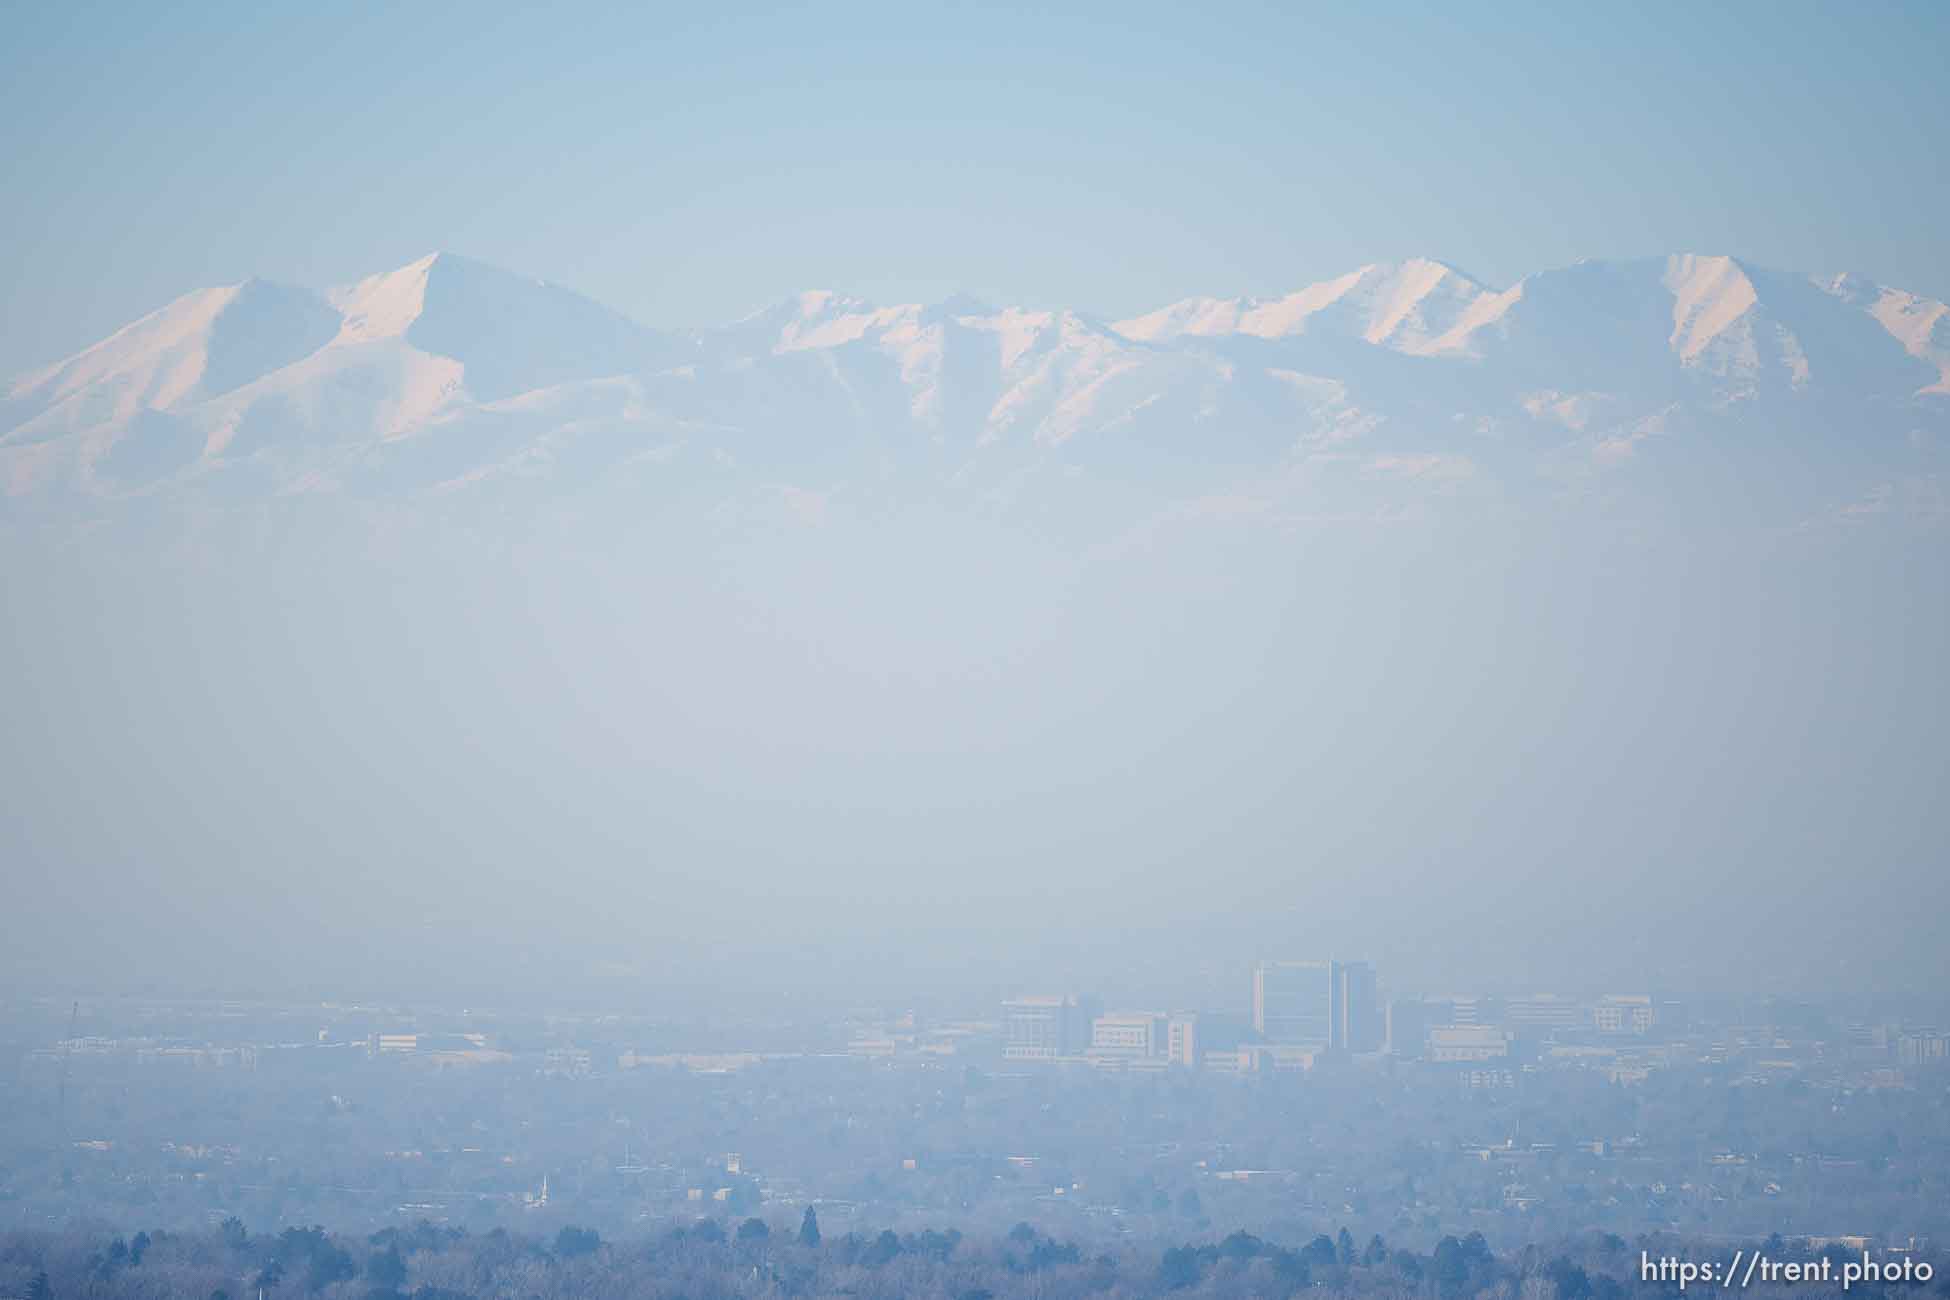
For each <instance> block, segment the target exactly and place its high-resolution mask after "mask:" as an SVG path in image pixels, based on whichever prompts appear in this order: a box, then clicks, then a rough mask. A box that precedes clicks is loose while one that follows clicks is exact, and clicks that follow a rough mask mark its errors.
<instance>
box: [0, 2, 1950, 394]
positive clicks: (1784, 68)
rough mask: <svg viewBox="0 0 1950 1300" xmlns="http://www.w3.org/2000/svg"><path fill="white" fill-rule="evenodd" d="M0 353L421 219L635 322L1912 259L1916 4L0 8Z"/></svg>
mask: <svg viewBox="0 0 1950 1300" xmlns="http://www.w3.org/2000/svg"><path fill="white" fill-rule="evenodd" d="M0 30H3V31H4V37H3V38H0V175H4V176H5V177H6V178H7V192H8V200H9V201H8V202H7V203H6V204H4V205H3V206H0V243H3V244H4V246H5V248H6V249H7V256H6V257H4V258H0V295H4V297H3V298H0V301H4V302H5V305H6V310H5V313H4V320H3V321H0V374H11V373H14V372H17V371H19V370H21V369H23V368H25V367H27V366H30V365H35V364H39V363H42V362H46V361H49V360H52V359H55V358H57V357H59V356H62V355H65V354H67V353H70V352H72V351H74V350H76V349H78V348H80V347H82V346H84V345H86V344H87V343H89V342H92V341H93V340H94V339H96V338H98V337H100V336H101V335H103V334H105V333H106V332H108V331H109V330H111V329H113V328H115V327H117V326H119V325H121V324H123V323H125V322H126V321H128V320H129V319H131V318H133V317H134V316H136V315H138V314H140V313H142V312H145V311H148V310H150V309H152V308H154V307H156V306H158V305H160V304H161V303H163V302H165V301H167V300H168V299H170V298H172V297H174V296H175V295H177V294H179V293H182V292H184V291H186V290H188V289H191V288H194V287H198V286H201V285H206V284H217V283H226V282H230V281H235V280H238V279H242V278H244V277H246V276H249V275H252V274H258V275H265V276H270V277H274V278H278V279H285V280H293V281H297V282H300V283H307V284H313V285H323V284H328V283H333V282H337V281H340V280H345V279H349V278H353V277H356V276H358V275H361V274H365V273H368V272H371V271H374V270H379V269H383V268H387V267H390V266H394V265H397V264H400V263H403V262H406V261H408V260H410V259H412V258H414V257H416V256H418V255H420V254H422V253H424V252H426V251H428V250H430V249H433V248H451V249H454V250H456V251H460V252H465V253H468V254H471V255H474V256H477V257H481V258H484V259H487V260H489V261H493V262H497V263H500V264H502V265H505V266H508V267H510V268H513V269H516V270H520V271H524V272H528V273H531V274H534V275H537V276H541V277H544V278H547V279H551V280H556V281H560V282H562V283H565V284H568V285H570V286H572V287H574V288H577V289H580V290H582V291H584V292H586V293H589V294H591V295H593V296H595V297H598V298H600V299H602V300H604V301H606V302H609V303H611V304H612V305H614V306H617V307H619V308H622V309H624V310H626V311H628V312H630V313H632V314H634V315H636V316H637V317H639V318H640V319H643V320H645V321H647V322H649V323H652V324H660V325H670V324H708V323H714V322H719V321H724V320H728V319H730V318H733V317H736V316H738V315H741V314H743V313H744V312H746V311H748V310H750V309H752V308H754V307H756V306H758V305H761V304H763V303H766V302H769V301H772V300H774V299H776V298H778V297H781V296H783V295H785V294H786V293H788V292H790V291H793V290H795V289H799V288H804V287H811V286H821V287H834V288H840V289H845V290H850V291H854V292H859V293H863V294H866V295H869V296H872V297H876V298H901V299H908V298H916V297H919V298H934V297H941V296H945V295H946V294H948V293H950V292H953V291H956V290H960V289H968V290H972V291H974V292H977V293H979V294H982V295H984V296H987V297H990V298H992V299H996V300H1008V301H1023V302H1032V303H1057V302H1060V303H1064V304H1066V305H1074V306H1078V307H1081V308H1084V309H1086V310H1092V311H1097V312H1102V313H1104V314H1107V315H1120V314H1124V313H1128V312H1133V311H1136V310H1139V309H1143V308H1147V307H1151V306H1154V305H1157V304H1159V303H1162V302H1165V301H1169V300H1172V299H1175V298H1178V297H1182V296H1185V295H1188V294H1193V293H1217V294H1232V293H1270V292H1277V291H1283V290H1287V289H1290V288H1293V287H1295V286H1297V285H1300V284H1302V283H1306V282H1308V281H1311V280H1314V279H1317V278H1321V277H1323V276H1326V275H1330V274H1335V273H1338V272H1340V271H1342V270H1345V269H1348V268H1350V267H1352V266H1354V265H1357V264H1359V263H1362V262H1365V261H1371V260H1376V259H1383V258H1392V257H1401V256H1409V255H1418V254H1419V255H1427V256H1434V257H1439V258H1442V259H1444V260H1447V261H1450V262H1453V263H1455V264H1457V265H1459V266H1461V267H1463V268H1464V269H1466V270H1468V271H1471V272H1472V273H1474V274H1476V275H1478V276H1480V277H1482V278H1484V279H1486V280H1489V281H1491V282H1495V283H1505V282H1508V281H1509V280H1511V279H1513V278H1515V277H1517V276H1519V275H1521V274H1522V273H1524V272H1525V271H1528V270H1532V269H1536V268H1539V267H1542V266H1548V265H1554V264H1561V263H1564V262H1568V261H1572V260H1575V259H1577V258H1579V257H1584V256H1595V257H1615V256H1629V255H1638V254H1649V253H1656V252H1664V251H1668V250H1674V249H1688V250H1698V251H1711V252H1733V253H1737V254H1741V255H1744V256H1747V257H1750V258H1753V259H1755V260H1756V261H1759V262H1762V263H1764V264H1770V265H1775V266H1784V267H1791V268H1796V269H1808V270H1838V269H1852V270H1859V271H1863V272H1866V273H1868V274H1870V275H1872V276H1875V277H1877V278H1879V279H1882V280H1885V281H1887V282H1890V283H1895V284H1898V285H1901V286H1904V287H1907V288H1913V289H1916V290H1918V291H1921V292H1925V293H1928V294H1930V295H1932V296H1936V297H1950V240H1946V239H1945V237H1944V230H1945V228H1946V227H1945V215H1946V213H1947V212H1950V203H1946V199H1950V166H1946V165H1945V162H1946V159H1950V127H1946V123H1947V122H1950V90H1946V86H1950V77H1946V76H1944V68H1945V67H1946V66H1950V57H1947V56H1950V40H1946V37H1947V36H1950V6H1945V5H1942V4H1921V5H1895V4H1876V5H1848V6H1844V5H1827V6H1815V5H1803V4H1766V5H1761V4H1745V5H1729V6H1714V7H1702V8H1700V9H1697V10H1696V9H1694V8H1692V7H1683V6H1677V5H1674V6H1643V7H1641V6H1604V7H1602V8H1601V7H1599V6H1590V5H1548V6H1543V5H1540V6H1534V7H1532V6H1518V5H1497V6H1480V7H1478V11H1477V12H1476V13H1474V14H1472V15H1468V16H1458V15H1457V14H1455V13H1441V12H1435V11H1430V10H1425V9H1419V8H1409V7H1400V6H1392V7H1363V8H1362V9H1361V10H1360V11H1359V12H1354V11H1351V10H1325V9H1323V10H1295V9H1292V8H1290V7H1287V6H1275V7H1265V8H1260V7H1242V6H1234V7H1230V8H1225V9H1216V10H1214V9H1198V10H1194V8H1193V7H1190V6H1183V5H1171V6H1156V7H1153V6H1143V5H1132V4H1120V5H1116V6H1104V7H1099V8H1095V9H1076V10H1069V11H1066V12H1065V13H1063V14H1060V15H1052V14H1050V13H1046V12H1044V10H1043V8H1042V7H1041V6H1025V7H1022V8H1019V9H1014V10H1008V9H1004V8H1003V7H1000V6H993V5H985V6H962V7H957V8H953V9H933V8H929V7H925V6H917V5H899V6H889V7H870V6H819V7H792V8H777V9H745V10H739V11H736V12H726V11H724V10H722V9H721V8H720V7H719V6H695V7H689V6H687V7H685V8H681V9H679V8H665V9H658V10H654V11H645V10H642V9H639V8H638V7H637V6H626V7H617V8H614V9H610V8H593V7H592V8H585V9H581V10H573V11H570V10H547V11H545V10H543V9H541V8H538V7H527V8H525V9H522V10H498V9H494V8H491V7H489V6H484V5H447V6H443V5H436V4H416V5H411V6H401V7H397V8H394V9H389V10H386V11H382V10H380V9H378V8H374V7H367V6H362V5H329V6H318V7H315V8H314V9H311V10H308V11H306V12H299V11H298V9H297V8H296V7H295V6H287V5H257V4H248V5H247V4H205V5H200V6H196V7H194V9H193V10H186V11H185V12H180V13H178V12H171V11H170V9H169V7H165V6H133V5H126V6H112V5H90V4H81V3H66V4H61V5H47V6H42V7H40V8H27V7H20V6H16V7H12V8H11V9H10V11H9V13H8V15H7V16H6V18H5V19H4V22H3V24H0Z"/></svg>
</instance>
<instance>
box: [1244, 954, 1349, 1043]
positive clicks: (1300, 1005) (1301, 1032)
mask: <svg viewBox="0 0 1950 1300" xmlns="http://www.w3.org/2000/svg"><path fill="white" fill-rule="evenodd" d="M1335 967H1336V963H1334V962H1331V961H1259V962H1254V963H1253V1032H1254V1033H1256V1034H1258V1035H1259V1037H1261V1038H1262V1039H1264V1040H1266V1041H1267V1042H1269V1043H1296V1044H1299V1043H1312V1044H1317V1045H1319V1046H1322V1047H1325V1046H1327V1045H1328V1044H1329V1043H1330V1042H1331V1041H1332V1040H1333V1036H1334V1002H1335V998H1334V984H1335Z"/></svg>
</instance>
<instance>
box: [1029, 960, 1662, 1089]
mask: <svg viewBox="0 0 1950 1300" xmlns="http://www.w3.org/2000/svg"><path fill="white" fill-rule="evenodd" d="M1684 1019H1685V1017H1684V1014H1683V1009H1682V1008H1681V1007H1680V1006H1679V1004H1677V1003H1672V1002H1662V1001H1658V1000H1655V999H1654V998H1652V997H1651V996H1649V995H1646V994H1609V995H1605V996H1602V997H1594V998H1577V997H1567V996H1563V995H1559V994H1548V993H1545V994H1535V995H1532V996H1528V997H1513V998H1489V997H1474V996H1468V997H1446V998H1400V999H1396V1000H1395V1001H1393V1002H1387V1003H1384V1000H1383V998H1382V996H1381V989H1380V982H1379V980H1378V979H1377V977H1376V974H1375V968H1374V966H1373V964H1372V963H1370V962H1365V961H1338V960H1333V959H1326V960H1313V961H1259V962H1255V963H1254V964H1253V967H1252V1013H1251V1019H1250V1022H1249V1025H1247V1026H1243V1027H1242V1026H1239V1025H1237V1024H1236V1023H1234V1024H1231V1025H1226V1024H1224V1023H1215V1021H1216V1020H1217V1018H1208V1019H1207V1021H1206V1022H1205V1026H1206V1027H1202V1023H1201V1019H1200V1016H1199V1015H1198V1013H1196V1012H1190V1011H1174V1012H1164V1011H1108V1012H1107V1011H1105V1010H1104V1009H1103V1007H1102V1005H1101V1004H1100V1003H1098V1002H1097V1001H1096V1000H1095V999H1094V998H1089V997H1081V996H1075V995H1068V996H1039V997H1019V998H1012V999H1010V1000H1009V1001H1006V1002H1004V1003H1003V1004H1002V1037H1003V1057H1004V1059H1006V1060H1010V1061H1025V1062H1028V1061H1040V1062H1074V1063H1085V1064H1091V1065H1097V1066H1104V1067H1111V1068H1124V1069H1144V1068H1150V1069H1168V1068H1170V1067H1172V1066H1185V1067H1197V1068H1202V1069H1207V1070H1223V1071H1231V1072H1241V1073H1246V1072H1253V1071H1259V1070H1293V1069H1298V1070H1306V1069H1312V1068H1313V1067H1314V1065H1315V1064H1316V1063H1317V1062H1319V1061H1321V1060H1323V1059H1350V1058H1355V1057H1362V1056H1372V1055H1376V1054H1380V1053H1384V1052H1385V1053H1387V1054H1389V1055H1391V1056H1395V1057H1398V1058H1402V1059H1409V1060H1428V1061H1437V1062H1450V1063H1462V1064H1474V1063H1483V1062H1495V1061H1499V1060H1501V1059H1503V1058H1507V1057H1509V1056H1511V1055H1512V1053H1513V1050H1514V1049H1515V1048H1516V1046H1517V1044H1518V1043H1519V1042H1521V1041H1524V1040H1530V1041H1538V1040H1544V1039H1577V1038H1586V1037H1595V1038H1598V1039H1607V1038H1644V1037H1646V1036H1648V1035H1650V1034H1652V1033H1653V1031H1654V1030H1655V1029H1658V1028H1660V1027H1665V1028H1673V1027H1675V1026H1677V1025H1679V1024H1682V1023H1683V1022H1684Z"/></svg>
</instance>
